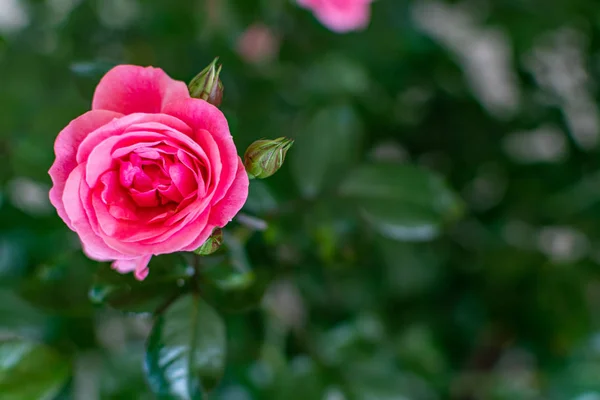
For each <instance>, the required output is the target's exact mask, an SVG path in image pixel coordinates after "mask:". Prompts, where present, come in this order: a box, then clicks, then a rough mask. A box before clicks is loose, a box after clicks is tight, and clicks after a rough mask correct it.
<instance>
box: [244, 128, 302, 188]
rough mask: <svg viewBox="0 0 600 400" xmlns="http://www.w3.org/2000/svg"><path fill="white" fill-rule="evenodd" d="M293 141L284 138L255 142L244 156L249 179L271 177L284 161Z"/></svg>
mask: <svg viewBox="0 0 600 400" xmlns="http://www.w3.org/2000/svg"><path fill="white" fill-rule="evenodd" d="M293 144H294V141H293V140H292V139H288V138H285V137H280V138H278V139H275V140H257V141H256V142H254V143H252V144H251V145H250V146H249V147H248V149H247V150H246V154H244V166H245V167H246V172H248V176H249V177H250V178H259V179H264V178H268V177H269V176H271V175H273V174H274V173H275V172H277V170H279V168H281V166H282V165H283V161H284V160H285V155H286V153H287V151H288V150H289V149H290V147H292V145H293Z"/></svg>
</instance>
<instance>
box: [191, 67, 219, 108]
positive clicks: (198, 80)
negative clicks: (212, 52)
mask: <svg viewBox="0 0 600 400" xmlns="http://www.w3.org/2000/svg"><path fill="white" fill-rule="evenodd" d="M218 60H219V58H218V57H217V58H215V59H214V60H213V62H212V63H210V65H209V66H208V67H206V68H204V69H203V70H202V71H201V72H200V73H199V74H198V75H196V77H194V79H192V81H191V82H190V84H189V85H188V90H189V91H190V96H191V97H193V98H195V99H202V100H206V101H208V102H209V103H210V104H212V105H213V106H216V107H219V106H220V105H221V101H222V100H223V83H222V82H221V80H220V79H219V74H220V73H221V67H222V65H219V66H217V61H218Z"/></svg>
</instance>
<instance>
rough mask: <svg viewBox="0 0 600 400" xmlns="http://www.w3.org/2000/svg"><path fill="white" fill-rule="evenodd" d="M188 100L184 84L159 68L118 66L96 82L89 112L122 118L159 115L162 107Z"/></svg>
mask: <svg viewBox="0 0 600 400" xmlns="http://www.w3.org/2000/svg"><path fill="white" fill-rule="evenodd" d="M189 97H190V95H189V92H188V88H187V86H186V84H185V83H183V82H181V81H176V80H174V79H172V78H171V77H169V76H168V75H167V74H166V73H165V72H164V71H163V70H162V69H160V68H152V67H147V68H144V67H139V66H135V65H119V66H116V67H115V68H113V69H111V70H110V71H108V72H107V73H106V75H104V77H103V78H102V79H101V80H100V83H99V84H98V86H97V87H96V91H95V93H94V99H93V101H92V110H110V111H116V112H120V113H122V114H125V115H128V114H133V113H159V112H161V110H162V108H163V106H164V105H165V104H166V103H168V102H170V101H173V100H175V99H179V98H183V99H185V98H189Z"/></svg>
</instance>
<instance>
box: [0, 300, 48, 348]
mask: <svg viewBox="0 0 600 400" xmlns="http://www.w3.org/2000/svg"><path fill="white" fill-rule="evenodd" d="M0 316H2V318H1V320H2V323H0V332H6V333H16V334H18V335H21V336H27V337H35V338H39V337H40V336H41V335H42V332H41V330H42V329H43V327H44V325H45V324H46V323H47V322H48V318H47V317H46V316H45V315H44V314H42V313H41V312H40V311H38V310H36V309H35V308H34V307H32V306H31V305H30V304H29V303H27V302H25V301H24V300H23V299H21V298H20V297H19V296H18V295H16V294H15V293H14V292H12V291H9V290H5V289H0Z"/></svg>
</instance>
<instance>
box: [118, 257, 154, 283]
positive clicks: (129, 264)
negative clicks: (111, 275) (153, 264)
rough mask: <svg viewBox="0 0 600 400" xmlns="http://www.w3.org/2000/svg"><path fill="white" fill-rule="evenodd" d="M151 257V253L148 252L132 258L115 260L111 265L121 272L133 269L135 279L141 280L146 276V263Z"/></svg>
mask: <svg viewBox="0 0 600 400" xmlns="http://www.w3.org/2000/svg"><path fill="white" fill-rule="evenodd" d="M151 258H152V255H151V254H149V255H145V256H142V257H138V258H134V259H132V260H117V261H115V262H114V263H113V264H112V267H113V268H114V269H115V270H117V271H118V272H120V273H122V274H124V273H128V272H132V271H135V273H134V276H135V279H137V280H138V281H143V280H144V279H146V277H147V276H148V272H149V271H148V264H149V263H150V259H151Z"/></svg>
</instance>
